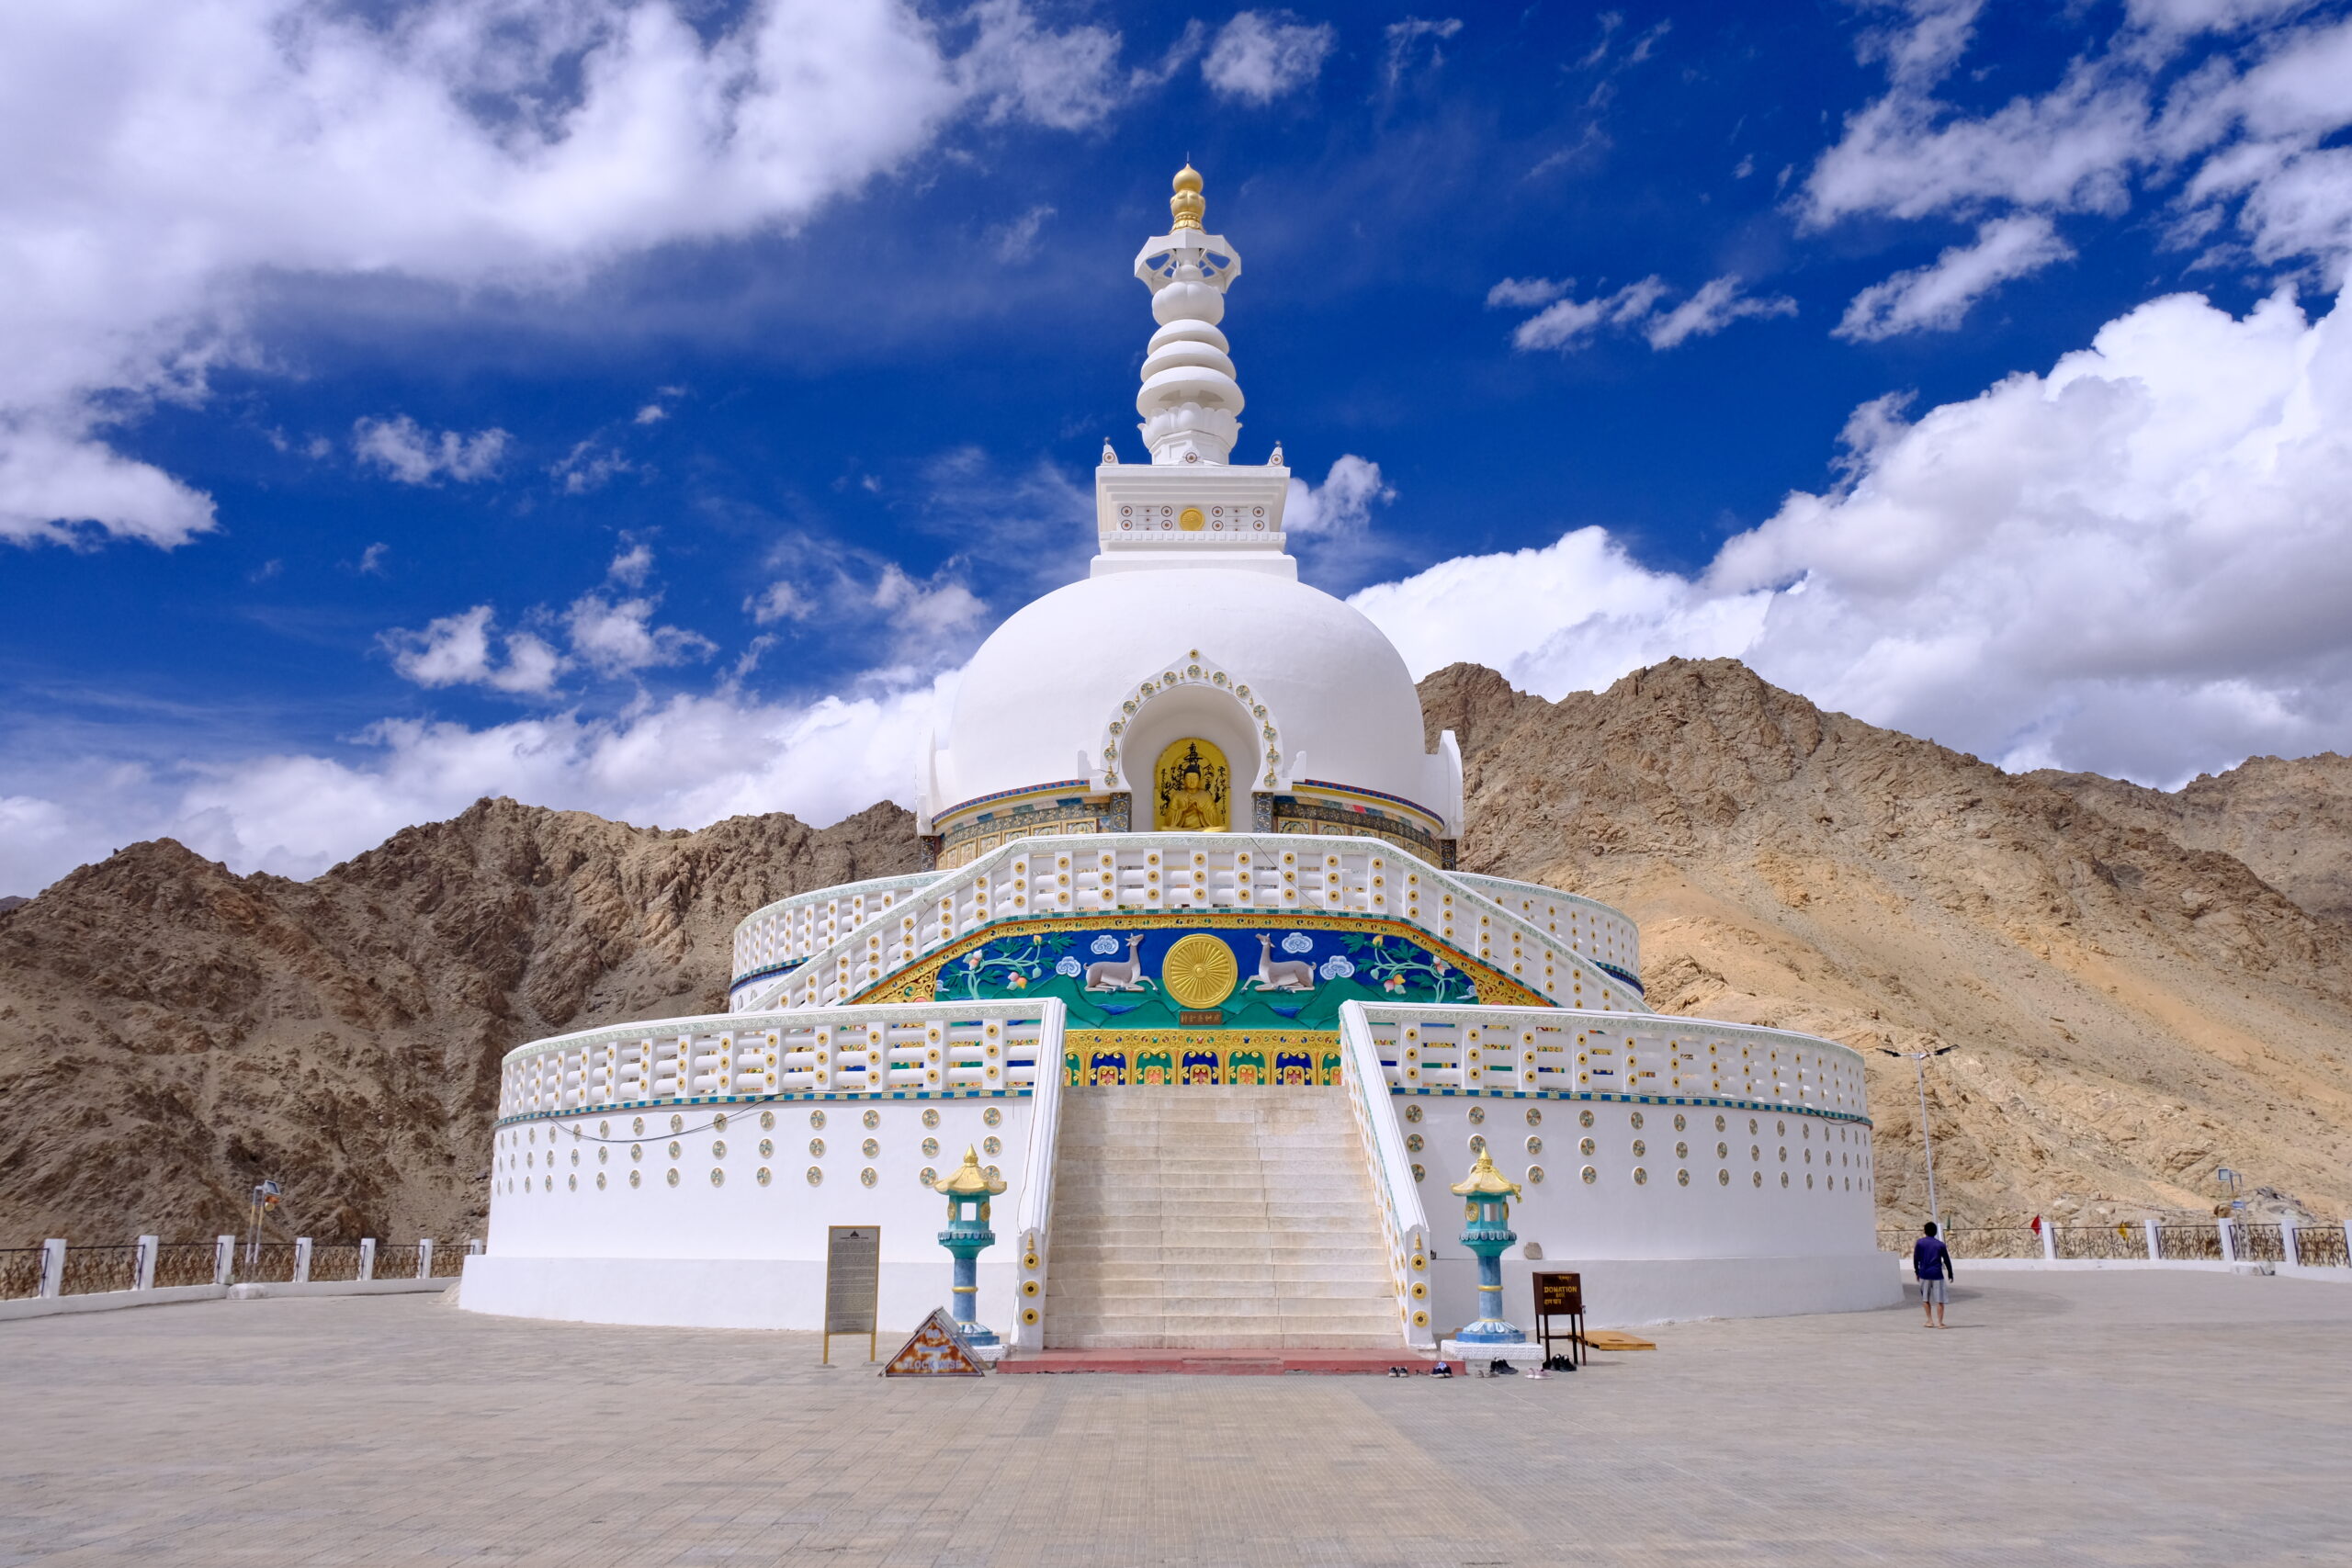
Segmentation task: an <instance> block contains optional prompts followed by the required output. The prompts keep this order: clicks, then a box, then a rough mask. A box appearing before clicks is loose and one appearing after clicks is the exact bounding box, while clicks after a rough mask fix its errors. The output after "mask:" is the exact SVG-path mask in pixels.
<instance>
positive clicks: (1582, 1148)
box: [1577, 1138, 1600, 1159]
mask: <svg viewBox="0 0 2352 1568" xmlns="http://www.w3.org/2000/svg"><path fill="white" fill-rule="evenodd" d="M1598 1148H1600V1145H1599V1144H1597V1143H1595V1142H1594V1141H1593V1140H1592V1139H1590V1138H1584V1139H1579V1140H1578V1141H1577V1153H1578V1154H1580V1155H1582V1156H1585V1158H1587V1159H1590V1158H1591V1157H1592V1156H1593V1151H1594V1150H1596V1149H1598Z"/></svg>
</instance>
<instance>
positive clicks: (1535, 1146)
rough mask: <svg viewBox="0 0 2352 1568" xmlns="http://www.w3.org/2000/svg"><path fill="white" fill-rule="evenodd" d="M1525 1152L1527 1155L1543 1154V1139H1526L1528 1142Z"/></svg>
mask: <svg viewBox="0 0 2352 1568" xmlns="http://www.w3.org/2000/svg"><path fill="white" fill-rule="evenodd" d="M1527 1152H1528V1153H1529V1154H1532V1155H1540V1154H1542V1153H1543V1152H1544V1140H1543V1139H1541V1138H1530V1139H1528V1140H1527Z"/></svg>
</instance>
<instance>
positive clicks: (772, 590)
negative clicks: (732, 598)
mask: <svg viewBox="0 0 2352 1568" xmlns="http://www.w3.org/2000/svg"><path fill="white" fill-rule="evenodd" d="M818 608H819V606H818V604H817V601H816V600H815V599H814V598H812V597H810V596H809V594H808V593H806V592H802V591H801V589H800V586H799V585H798V584H797V583H796V582H794V581H791V580H790V579H789V578H781V577H780V578H778V579H776V580H775V581H774V582H771V583H769V584H768V585H767V586H766V587H765V588H763V589H762V590H760V592H757V593H754V594H752V596H751V597H750V598H749V599H746V600H744V601H743V613H744V614H745V615H749V616H751V617H752V620H753V621H754V622H755V623H757V624H758V625H760V626H772V625H774V624H775V622H777V621H805V620H807V619H808V618H809V616H811V615H815V614H816V613H817V611H818Z"/></svg>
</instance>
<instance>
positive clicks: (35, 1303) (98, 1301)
mask: <svg viewBox="0 0 2352 1568" xmlns="http://www.w3.org/2000/svg"><path fill="white" fill-rule="evenodd" d="M455 1283H457V1281H456V1280H450V1279H447V1278H443V1279H439V1280H319V1281H317V1282H315V1283H311V1284H304V1285H292V1284H277V1285H257V1284H243V1285H165V1286H164V1287H163V1288H162V1289H160V1290H153V1291H95V1292H91V1293H90V1294H88V1295H86V1296H24V1297H20V1298H18V1299H17V1300H14V1301H5V1302H0V1323H6V1322H7V1321H8V1320H9V1319H11V1318H18V1317H56V1316H59V1315H61V1314H65V1313H75V1312H119V1311H121V1310H122V1309H123V1308H125V1307H143V1306H169V1305H171V1304H172V1303H175V1302H217V1301H220V1300H221V1299H223V1298H224V1297H225V1298H226V1299H228V1300H230V1301H237V1302H250V1301H259V1300H262V1299H263V1298H265V1297H267V1296H398V1295H406V1294H408V1293H409V1292H413V1291H446V1290H447V1289H448V1288H449V1287H450V1286H451V1285H453V1284H455Z"/></svg>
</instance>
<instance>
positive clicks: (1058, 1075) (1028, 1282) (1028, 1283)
mask: <svg viewBox="0 0 2352 1568" xmlns="http://www.w3.org/2000/svg"><path fill="white" fill-rule="evenodd" d="M1038 1006H1039V1008H1040V1009H1041V1011H1047V1010H1049V1014H1050V1016H1047V1017H1041V1019H1040V1022H1041V1024H1043V1025H1046V1026H1047V1027H1045V1028H1043V1029H1041V1032H1040V1033H1039V1035H1038V1062H1037V1074H1036V1078H1035V1085H1034V1087H1033V1089H1032V1090H1031V1095H1030V1100H1029V1147H1028V1160H1027V1163H1025V1164H1024V1165H1023V1166H1022V1170H1023V1173H1024V1175H1023V1180H1024V1181H1025V1182H1026V1183H1027V1185H1026V1186H1024V1187H1023V1188H1022V1190H1021V1203H1020V1206H1019V1208H1018V1209H1017V1210H1016V1211H1015V1213H1014V1214H1013V1239H1014V1240H1015V1241H1016V1242H1017V1243H1018V1244H1019V1246H1020V1247H1021V1299H1020V1301H1019V1302H1018V1303H1016V1311H1015V1314H1014V1316H1013V1326H1012V1342H1013V1344H1015V1345H1017V1346H1019V1347H1020V1348H1023V1349H1024V1350H1042V1349H1044V1348H1046V1271H1047V1270H1048V1269H1051V1268H1052V1267H1053V1261H1054V1260H1053V1254H1052V1253H1051V1252H1050V1251H1049V1250H1048V1249H1047V1244H1048V1242H1049V1241H1050V1239H1051V1238H1052V1236H1053V1234H1054V1151H1055V1150H1056V1149H1057V1147H1058V1146H1059V1145H1060V1141H1061V1132H1062V1078H1063V1073H1062V1028H1063V1024H1064V1023H1065V1021H1066V1020H1067V1014H1068V1010H1067V1009H1065V1008H1064V1007H1063V1006H1062V1004H1061V1001H1060V998H1056V997H1046V998H1042V999H1041V1001H1040V1002H1039V1004H1038Z"/></svg>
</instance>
